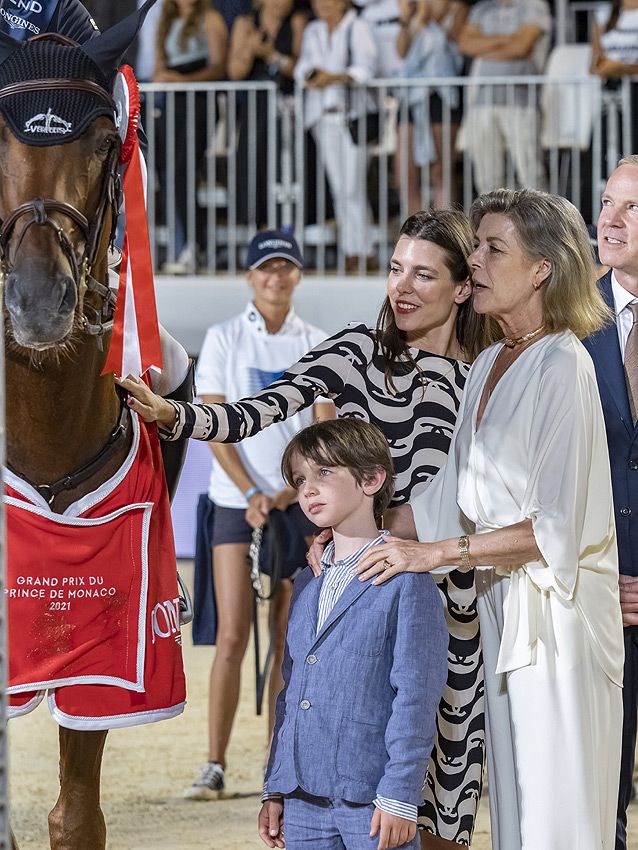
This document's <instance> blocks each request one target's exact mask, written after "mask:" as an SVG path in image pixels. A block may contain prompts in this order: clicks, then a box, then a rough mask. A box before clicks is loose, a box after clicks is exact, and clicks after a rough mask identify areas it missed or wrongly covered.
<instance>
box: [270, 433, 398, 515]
mask: <svg viewBox="0 0 638 850" xmlns="http://www.w3.org/2000/svg"><path fill="white" fill-rule="evenodd" d="M296 454H298V455H300V456H301V457H302V458H304V459H305V460H311V461H313V462H314V463H316V464H319V465H320V466H329V467H330V466H341V467H345V468H346V469H348V470H349V471H350V473H351V474H352V477H353V478H354V480H355V481H356V482H357V484H363V483H364V482H366V481H369V480H370V478H372V476H373V475H374V474H375V472H376V471H377V469H379V468H381V469H383V470H385V474H386V477H385V481H384V482H383V484H382V485H381V487H380V488H379V490H378V491H377V492H376V493H375V494H374V503H373V508H374V515H375V517H376V518H377V519H378V518H379V517H380V516H381V515H382V514H383V512H384V510H385V509H386V508H387V507H388V505H389V504H390V500H391V499H392V496H393V494H394V463H393V462H392V456H391V455H390V449H389V448H388V443H387V440H386V438H385V437H384V436H383V434H382V433H381V431H380V430H379V429H378V428H377V426H376V425H371V424H370V422H364V421H363V420H362V419H354V418H352V417H346V418H344V419H330V420H327V421H325V422H315V424H314V425H310V426H309V427H308V428H304V429H303V431H299V433H298V434H296V435H295V436H294V437H293V438H292V440H291V441H290V442H289V443H288V445H287V446H286V450H285V452H284V454H283V457H282V459H281V474H282V475H283V477H284V479H285V480H286V482H287V483H288V484H289V485H290V486H291V487H296V486H297V485H296V484H295V481H294V478H293V469H292V461H293V457H294V455H296Z"/></svg>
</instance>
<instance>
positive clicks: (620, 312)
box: [611, 271, 638, 363]
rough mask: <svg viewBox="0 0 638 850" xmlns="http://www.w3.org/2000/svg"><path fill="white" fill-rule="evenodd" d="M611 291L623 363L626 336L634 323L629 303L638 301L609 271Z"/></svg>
mask: <svg viewBox="0 0 638 850" xmlns="http://www.w3.org/2000/svg"><path fill="white" fill-rule="evenodd" d="M611 291H612V293H613V296H614V312H615V314H616V330H617V331H618V343H619V344H620V356H621V357H622V360H623V363H624V361H625V348H626V346H627V337H628V336H629V331H630V330H631V326H632V325H633V323H634V317H633V313H632V312H631V310H630V309H629V304H631V303H632V302H634V301H638V298H636V296H635V295H632V293H631V292H627V290H626V289H625V288H624V286H621V284H620V283H618V280H617V279H616V273H615V272H614V271H612V273H611Z"/></svg>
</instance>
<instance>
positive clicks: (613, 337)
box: [585, 272, 634, 434]
mask: <svg viewBox="0 0 638 850" xmlns="http://www.w3.org/2000/svg"><path fill="white" fill-rule="evenodd" d="M600 292H601V295H602V296H603V298H604V299H605V301H606V303H607V305H608V306H609V307H611V309H612V310H614V296H613V292H612V288H611V272H609V273H608V274H606V275H605V277H604V278H603V279H602V280H601V281H600ZM585 344H586V347H587V349H588V351H589V353H590V354H591V356H592V359H593V361H594V365H595V366H596V374H597V376H598V379H599V387H600V390H601V394H603V393H605V392H606V393H607V395H608V396H609V397H610V398H611V400H612V401H613V403H614V404H615V405H616V407H617V408H618V413H619V414H620V418H621V420H622V422H623V424H624V426H625V428H626V429H627V431H628V433H629V434H633V433H634V424H633V421H632V418H631V410H630V409H629V397H628V395H627V383H626V380H625V368H624V366H623V362H622V357H621V355H620V343H619V342H618V329H617V327H616V322H612V323H610V324H609V325H606V326H605V327H604V328H603V329H602V330H600V331H598V332H597V333H595V334H594V335H593V336H591V337H589V339H587V340H586V341H585Z"/></svg>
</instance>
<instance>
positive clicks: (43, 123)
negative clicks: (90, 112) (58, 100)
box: [24, 107, 73, 136]
mask: <svg viewBox="0 0 638 850" xmlns="http://www.w3.org/2000/svg"><path fill="white" fill-rule="evenodd" d="M72 126H73V125H72V124H71V122H70V121H65V120H64V118H60V116H59V115H54V114H53V112H52V111H51V107H49V109H48V110H47V111H46V112H39V113H38V114H37V115H34V116H33V118H29V120H28V121H25V122H24V132H25V133H46V134H47V135H53V134H57V135H60V136H64V135H66V134H67V133H70V132H71V127H72Z"/></svg>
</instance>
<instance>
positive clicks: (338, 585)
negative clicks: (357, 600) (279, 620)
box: [317, 531, 388, 634]
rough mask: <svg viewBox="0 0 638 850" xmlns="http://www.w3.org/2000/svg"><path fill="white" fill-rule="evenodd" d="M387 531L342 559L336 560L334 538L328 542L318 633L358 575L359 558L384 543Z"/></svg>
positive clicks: (324, 557) (323, 564)
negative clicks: (373, 547)
mask: <svg viewBox="0 0 638 850" xmlns="http://www.w3.org/2000/svg"><path fill="white" fill-rule="evenodd" d="M387 533H388V532H387V531H382V532H381V533H380V534H379V536H378V537H376V538H375V539H374V540H370V542H369V543H366V544H365V545H364V546H361V547H360V548H359V549H357V551H356V552H353V553H352V555H348V556H347V557H345V558H342V559H341V560H340V561H335V559H334V557H335V544H334V540H331V541H330V542H329V543H328V544H326V548H325V549H324V550H323V555H322V556H321V567H322V569H323V572H324V578H323V584H322V585H321V591H320V593H319V606H318V609H317V634H319V632H320V631H321V629H322V628H323V625H324V623H325V622H326V620H327V619H328V617H329V616H330V612H331V611H332V609H333V608H334V607H335V605H336V604H337V602H338V601H339V599H340V597H341V595H342V593H343V591H344V590H345V589H346V587H347V586H348V585H349V584H350V582H351V581H352V579H353V578H354V577H355V576H356V572H355V571H356V567H357V564H358V563H359V559H360V558H362V557H363V556H364V555H365V553H366V552H367V551H368V549H370V548H371V547H372V546H376V545H377V544H378V543H383V540H384V537H385V535H386V534H387Z"/></svg>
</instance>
